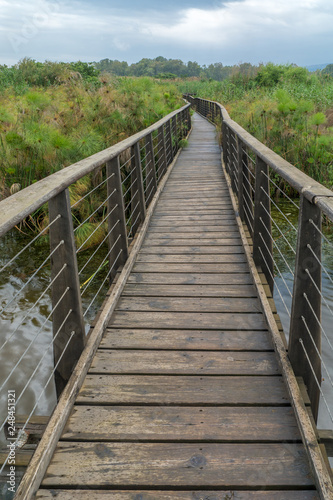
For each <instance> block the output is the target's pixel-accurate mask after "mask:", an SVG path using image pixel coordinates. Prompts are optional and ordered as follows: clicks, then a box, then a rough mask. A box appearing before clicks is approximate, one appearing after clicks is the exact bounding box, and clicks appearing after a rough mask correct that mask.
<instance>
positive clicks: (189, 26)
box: [142, 0, 333, 46]
mask: <svg viewBox="0 0 333 500" xmlns="http://www.w3.org/2000/svg"><path fill="white" fill-rule="evenodd" d="M183 14H184V17H183V18H182V19H180V20H179V21H177V22H176V23H174V24H173V25H170V26H165V25H161V24H154V23H148V24H147V25H146V26H145V27H144V28H143V29H142V32H143V33H149V34H150V35H151V36H153V37H155V38H156V39H164V40H170V41H174V42H181V43H185V44H188V45H189V44H193V43H198V42H200V43H202V44H209V45H210V46H212V45H215V46H221V43H222V44H223V43H226V44H227V45H228V46H229V45H230V46H232V44H234V43H236V44H237V43H239V42H241V41H244V42H245V41H246V40H248V37H249V36H251V37H254V38H255V39H257V40H258V39H260V38H262V39H266V40H267V42H269V39H270V38H273V39H277V38H279V37H281V36H287V37H288V36H290V35H292V36H293V37H295V35H297V36H299V37H311V35H316V34H322V33H323V32H326V33H329V34H331V32H332V26H333V4H331V3H328V1H323V0H307V1H306V0H292V1H291V0H279V1H276V0H245V1H243V2H240V1H235V2H231V3H228V4H226V5H225V6H222V7H220V8H217V9H215V10H204V9H188V10H186V11H184V12H183Z"/></svg>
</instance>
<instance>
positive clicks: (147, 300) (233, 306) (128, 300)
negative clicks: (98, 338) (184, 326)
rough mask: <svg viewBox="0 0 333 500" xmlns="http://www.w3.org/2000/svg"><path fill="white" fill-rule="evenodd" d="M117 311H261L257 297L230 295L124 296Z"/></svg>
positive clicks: (240, 312)
mask: <svg viewBox="0 0 333 500" xmlns="http://www.w3.org/2000/svg"><path fill="white" fill-rule="evenodd" d="M117 311H148V312H156V311H161V312H167V311H174V312H196V313H198V312H199V313H200V312H204V313H233V312H236V313H239V314H242V313H261V306H260V302H259V300H258V299H257V298H247V297H246V298H234V297H233V298H230V297H222V298H221V297H122V298H121V299H120V300H119V303H118V305H117Z"/></svg>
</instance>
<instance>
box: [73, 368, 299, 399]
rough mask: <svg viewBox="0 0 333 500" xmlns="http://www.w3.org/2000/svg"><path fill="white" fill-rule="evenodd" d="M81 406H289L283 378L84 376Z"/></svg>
mask: <svg viewBox="0 0 333 500" xmlns="http://www.w3.org/2000/svg"><path fill="white" fill-rule="evenodd" d="M77 403H80V404H86V405H88V404H94V405H96V404H132V405H136V404H145V405H156V404H164V405H170V404H171V405H213V406H221V405H226V406H233V405H251V406H253V405H257V406H272V405H279V406H280V405H288V404H289V397H288V395H287V391H286V387H285V385H284V381H283V379H282V377H279V376H277V377H262V376H253V377H245V376H244V377H237V376H219V375H216V376H215V375H214V376H205V375H203V376H202V377H200V376H195V375H189V376H184V375H179V376H177V377H173V376H169V375H160V376H158V375H87V377H86V379H85V381H84V384H83V386H82V389H81V391H80V393H79V395H78V397H77Z"/></svg>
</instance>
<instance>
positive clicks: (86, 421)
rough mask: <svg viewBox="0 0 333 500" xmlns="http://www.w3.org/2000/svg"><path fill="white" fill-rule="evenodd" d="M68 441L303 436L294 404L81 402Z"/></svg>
mask: <svg viewBox="0 0 333 500" xmlns="http://www.w3.org/2000/svg"><path fill="white" fill-rule="evenodd" d="M61 439H62V440H67V441H77V440H79V441H105V442H111V441H144V440H145V441H160V442H161V441H172V442H176V441H202V442H203V441H216V442H230V441H232V442H235V443H241V442H244V441H247V442H271V443H272V442H279V441H283V442H286V441H301V436H300V433H299V430H298V426H297V422H296V419H295V415H294V412H293V410H292V409H291V408H288V407H281V408H279V407H267V408H266V407H254V408H251V407H231V408H230V407H226V408H223V409H221V408H214V407H210V406H198V407H174V406H150V407H148V408H145V407H143V406H125V407H124V406H81V405H77V406H75V407H74V409H73V412H72V415H71V417H70V419H69V421H68V423H67V425H66V428H65V430H64V432H63V435H62V437H61Z"/></svg>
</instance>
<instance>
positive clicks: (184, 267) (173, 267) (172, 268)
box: [133, 262, 249, 274]
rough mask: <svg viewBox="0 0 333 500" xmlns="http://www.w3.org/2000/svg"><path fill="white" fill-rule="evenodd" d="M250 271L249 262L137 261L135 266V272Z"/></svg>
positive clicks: (218, 272)
mask: <svg viewBox="0 0 333 500" xmlns="http://www.w3.org/2000/svg"><path fill="white" fill-rule="evenodd" d="M248 271H249V266H248V264H247V263H246V264H245V263H244V264H232V263H218V264H195V263H189V264H186V263H181V264H172V263H168V262H162V263H157V262H149V263H148V262H145V263H141V262H138V263H135V265H134V267H133V272H134V273H201V274H204V273H208V274H214V273H215V274H221V273H235V274H244V273H247V272H248Z"/></svg>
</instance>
